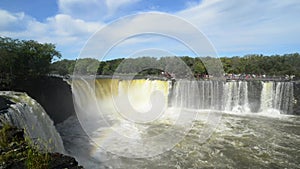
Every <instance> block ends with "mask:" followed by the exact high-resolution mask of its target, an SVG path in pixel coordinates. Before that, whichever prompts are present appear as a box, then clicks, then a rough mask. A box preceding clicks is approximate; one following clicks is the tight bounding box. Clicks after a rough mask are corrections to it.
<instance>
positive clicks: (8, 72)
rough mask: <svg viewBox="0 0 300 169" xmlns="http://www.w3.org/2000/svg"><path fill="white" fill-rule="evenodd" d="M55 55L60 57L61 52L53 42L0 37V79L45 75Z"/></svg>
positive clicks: (8, 79)
mask: <svg viewBox="0 0 300 169" xmlns="http://www.w3.org/2000/svg"><path fill="white" fill-rule="evenodd" d="M55 57H57V58H60V57H61V54H60V53H59V52H58V51H57V50H56V49H55V45H54V44H51V43H44V44H42V43H38V42H36V41H33V40H28V41H26V40H18V39H11V38H7V37H0V80H2V81H11V80H13V79H27V78H31V77H38V76H42V75H45V74H47V73H48V72H49V67H50V65H51V61H52V60H53V59H54V58H55Z"/></svg>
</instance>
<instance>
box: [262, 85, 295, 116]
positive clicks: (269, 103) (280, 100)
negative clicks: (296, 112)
mask: <svg viewBox="0 0 300 169" xmlns="http://www.w3.org/2000/svg"><path fill="white" fill-rule="evenodd" d="M262 85H263V88H262V92H261V107H260V111H261V112H276V110H277V113H281V114H291V113H292V111H293V105H292V103H293V83H290V82H262Z"/></svg>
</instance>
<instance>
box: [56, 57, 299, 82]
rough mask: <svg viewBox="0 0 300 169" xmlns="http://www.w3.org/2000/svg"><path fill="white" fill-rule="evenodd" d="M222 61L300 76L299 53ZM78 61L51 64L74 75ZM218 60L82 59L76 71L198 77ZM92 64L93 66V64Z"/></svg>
mask: <svg viewBox="0 0 300 169" xmlns="http://www.w3.org/2000/svg"><path fill="white" fill-rule="evenodd" d="M176 58H177V59H176ZM178 58H180V59H178ZM182 61H183V62H182ZM220 61H221V63H222V65H223V67H222V69H224V71H225V73H228V74H255V75H269V76H285V75H296V77H300V55H299V54H298V53H293V54H284V55H271V56H264V55H246V56H243V57H239V56H234V57H222V58H220ZM75 62H76V61H71V60H62V61H58V62H55V63H53V65H52V68H53V69H52V70H53V71H56V72H57V73H59V74H61V75H65V74H72V73H73V70H74V65H75ZM216 62H217V59H215V58H211V57H201V58H200V57H197V58H192V57H188V56H184V57H162V58H154V57H140V58H129V59H123V58H122V59H115V60H109V61H103V62H96V61H95V59H83V60H81V62H78V63H77V69H78V70H77V71H80V70H81V69H82V71H81V72H82V74H92V73H95V72H96V71H95V68H96V67H97V66H96V64H97V63H99V64H98V70H97V74H99V75H113V74H114V73H117V74H134V73H136V72H138V74H140V75H159V74H160V73H161V72H162V70H164V71H167V72H170V73H174V74H175V75H176V76H177V77H181V76H184V75H186V74H189V73H190V72H189V71H191V73H192V74H194V75H195V76H197V75H204V74H207V69H206V68H207V67H214V66H212V65H216ZM91 63H92V65H90V64H91ZM203 63H205V64H203ZM89 67H93V69H91V70H92V71H88V68H89ZM187 68H188V69H187ZM210 71H211V72H210V73H212V74H214V73H217V72H218V71H215V72H214V70H210Z"/></svg>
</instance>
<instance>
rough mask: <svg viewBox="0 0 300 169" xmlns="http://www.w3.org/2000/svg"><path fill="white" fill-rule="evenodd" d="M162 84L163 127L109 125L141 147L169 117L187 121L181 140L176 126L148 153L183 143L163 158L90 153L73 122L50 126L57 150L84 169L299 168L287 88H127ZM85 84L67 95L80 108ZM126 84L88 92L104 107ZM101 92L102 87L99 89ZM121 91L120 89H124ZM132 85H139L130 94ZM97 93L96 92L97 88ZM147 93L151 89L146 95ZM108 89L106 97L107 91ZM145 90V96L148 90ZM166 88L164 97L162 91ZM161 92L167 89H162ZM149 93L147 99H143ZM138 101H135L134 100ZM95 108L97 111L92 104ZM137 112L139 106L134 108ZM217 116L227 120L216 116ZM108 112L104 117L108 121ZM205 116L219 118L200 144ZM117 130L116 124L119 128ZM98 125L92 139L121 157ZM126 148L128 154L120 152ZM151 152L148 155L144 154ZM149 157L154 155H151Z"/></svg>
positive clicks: (299, 144)
mask: <svg viewBox="0 0 300 169" xmlns="http://www.w3.org/2000/svg"><path fill="white" fill-rule="evenodd" d="M161 83H162V84H163V85H162V86H163V87H161V88H159V87H154V88H155V90H157V89H159V90H161V91H163V92H169V93H167V95H168V96H169V97H166V99H167V102H168V103H169V107H168V108H167V110H166V111H167V112H168V113H167V114H166V116H167V117H168V119H169V120H162V121H156V122H153V123H148V124H145V125H144V127H143V128H141V127H140V128H139V127H137V125H134V124H132V123H130V122H126V120H123V121H115V123H114V124H115V125H114V127H116V126H119V128H118V129H120V130H121V129H122V131H121V132H124V134H126V135H127V136H128V137H134V138H136V139H141V140H142V139H147V138H149V137H152V136H155V135H157V134H160V133H163V132H164V131H165V130H167V129H168V128H169V127H170V125H174V123H172V119H176V113H177V110H178V109H180V110H181V113H184V114H185V115H187V116H189V115H191V116H193V115H194V114H195V113H198V116H197V118H195V119H194V120H193V126H192V127H191V128H190V130H189V132H188V133H186V132H185V131H186V128H185V126H184V125H181V124H176V130H173V133H172V135H169V136H167V137H166V138H165V140H161V142H160V143H158V145H156V146H160V144H161V145H163V144H164V143H165V142H167V141H168V139H173V138H176V137H178V136H182V135H185V137H184V138H183V139H182V140H181V141H179V142H178V143H177V144H175V145H174V147H173V148H172V149H170V150H165V151H164V152H163V153H162V154H159V155H157V156H153V157H149V158H128V157H122V156H118V155H115V154H113V153H110V152H106V151H105V149H102V148H100V147H98V146H95V145H94V144H93V142H92V141H91V140H90V139H89V137H88V136H87V135H86V134H85V132H83V130H82V128H81V127H80V124H79V122H78V120H77V118H76V117H71V118H69V119H68V120H66V121H65V122H63V123H61V124H60V125H59V126H58V130H59V131H60V133H61V136H62V138H63V140H64V143H65V149H66V150H67V151H68V152H69V153H70V154H71V155H73V156H75V157H76V158H77V160H78V161H79V162H80V164H82V165H83V166H85V167H86V168H106V167H109V168H134V169H135V168H136V169H139V168H155V169H156V168H162V169H163V168H174V169H175V168H176V169H178V168H298V167H299V166H300V157H299V152H300V122H299V120H300V117H299V116H293V115H285V114H291V113H292V102H293V89H292V88H293V84H292V83H289V82H277V83H273V82H256V83H248V82H227V83H226V82H217V81H194V82H190V81H179V82H176V83H175V84H174V86H173V87H172V85H170V84H169V82H158V81H156V82H155V81H150V82H149V81H146V80H140V81H135V82H134V83H133V85H135V88H136V90H137V91H139V90H146V89H143V87H145V84H147V85H148V89H149V90H150V88H151V89H153V86H156V85H158V84H161ZM87 84H88V82H84V83H81V82H80V84H77V85H78V86H80V87H84V88H83V89H82V90H80V92H78V93H75V95H76V96H77V97H82V99H81V100H82V101H84V102H83V103H82V102H79V103H81V105H84V104H85V102H87V99H89V97H88V96H89V92H90V89H88V90H87V88H86V86H85V85H87ZM124 84H126V82H124V81H122V82H119V81H118V80H111V81H108V80H105V81H101V80H97V81H96V86H95V89H96V92H97V98H93V99H98V101H99V102H102V104H103V106H108V107H107V108H106V109H105V110H108V111H109V105H112V104H111V103H110V102H109V101H108V100H107V99H106V98H107V97H110V96H111V95H118V94H120V93H122V92H120V91H119V90H120V89H122V90H123V89H124V88H122V87H120V85H121V86H124ZM107 85H109V87H108V86H107ZM126 85H127V84H126ZM139 85H142V86H143V87H142V86H140V87H138V86H139ZM100 86H101V87H100ZM151 86H152V87H151ZM110 87H112V88H113V89H114V90H110V89H111V88H110ZM149 87H150V88H149ZM170 87H172V89H170ZM168 88H169V89H168ZM136 90H134V91H135V92H134V94H133V96H132V98H133V100H132V101H133V102H134V101H135V100H134V98H138V100H137V102H136V103H140V104H142V103H144V102H143V100H141V99H144V100H148V99H147V98H143V96H145V97H146V96H147V97H148V96H149V91H147V92H145V93H146V94H145V95H143V92H136ZM150 93H151V92H150ZM137 94H139V95H137ZM100 104H101V103H100ZM138 107H139V106H138ZM89 110H93V109H89ZM224 112H227V113H225V114H224ZM109 113H110V112H107V114H109ZM207 114H215V115H216V116H218V115H220V114H221V115H222V119H221V120H220V121H219V124H218V127H217V128H216V129H215V130H214V132H213V133H212V135H211V136H210V138H209V139H207V140H205V141H204V142H203V139H202V138H201V135H202V134H203V133H202V132H203V129H204V128H205V127H204V126H205V125H206V123H207V117H208V116H207ZM121 122H122V123H121ZM102 123H104V122H103V121H99V122H98V124H99V126H98V130H96V133H97V134H98V135H100V136H101V142H100V144H103V145H105V146H110V147H112V148H114V149H116V150H119V153H123V154H128V153H131V152H130V151H131V150H130V148H129V147H130V146H131V144H130V142H122V141H120V142H119V141H118V138H116V137H113V135H112V134H111V132H110V129H109V128H107V126H106V127H101V124H102ZM126 146H127V147H128V149H126V148H123V147H126ZM150 148H151V147H150ZM152 148H153V150H155V149H156V147H152Z"/></svg>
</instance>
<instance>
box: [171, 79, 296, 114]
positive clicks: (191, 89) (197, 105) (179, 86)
mask: <svg viewBox="0 0 300 169" xmlns="http://www.w3.org/2000/svg"><path fill="white" fill-rule="evenodd" d="M249 85H250V86H251V88H249ZM172 96H173V97H172V98H171V99H172V101H171V103H172V105H171V106H173V107H181V108H187V109H200V110H201V109H202V110H218V111H226V112H231V113H264V114H292V111H293V104H292V103H293V83H292V82H246V81H230V82H224V81H186V80H179V81H176V83H175V85H174V88H173V93H172Z"/></svg>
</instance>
